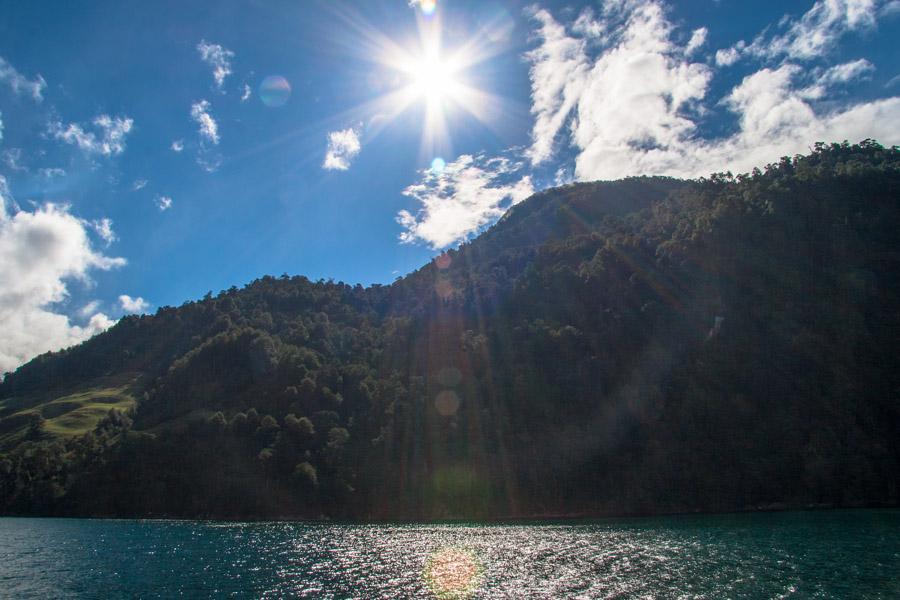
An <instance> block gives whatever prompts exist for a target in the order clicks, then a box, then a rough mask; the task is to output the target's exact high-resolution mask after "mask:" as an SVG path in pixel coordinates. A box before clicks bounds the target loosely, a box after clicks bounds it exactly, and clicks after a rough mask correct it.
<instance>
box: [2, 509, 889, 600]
mask: <svg viewBox="0 0 900 600" xmlns="http://www.w3.org/2000/svg"><path fill="white" fill-rule="evenodd" d="M898 548H900V511H896V510H894V511H888V510H883V511H874V510H873V511H832V512H821V513H780V514H746V515H718V516H696V517H669V518H655V519H625V520H604V521H596V522H592V523H584V522H582V523H578V522H574V523H559V524H552V523H548V524H528V525H523V524H513V525H489V526H488V525H467V524H452V525H451V524H446V525H413V524H408V525H387V524H386V525H340V524H317V523H278V522H268V523H214V522H196V521H168V522H164V521H126V520H122V521H91V520H75V519H11V518H6V519H0V582H2V583H0V586H2V587H0V596H3V597H10V598H23V597H41V598H44V597H53V598H60V597H62V598H97V597H103V598H125V597H142V598H170V597H174V596H188V597H240V598H245V597H247V598H282V597H300V598H317V599H338V598H429V597H431V598H434V597H438V598H441V599H442V600H443V599H448V598H454V599H457V598H458V599H462V598H473V599H475V598H638V597H640V598H643V597H653V598H660V597H662V598H670V597H671V598H675V597H684V598H688V597H690V598H695V597H707V598H726V597H727V598H774V597H793V596H796V597H817V598H887V597H900V584H898V581H897V578H896V573H897V572H900V553H898V550H897V549H898Z"/></svg>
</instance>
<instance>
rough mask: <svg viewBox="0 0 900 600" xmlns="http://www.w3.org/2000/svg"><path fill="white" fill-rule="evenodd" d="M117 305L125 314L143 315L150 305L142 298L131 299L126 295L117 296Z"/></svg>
mask: <svg viewBox="0 0 900 600" xmlns="http://www.w3.org/2000/svg"><path fill="white" fill-rule="evenodd" d="M119 304H120V305H121V307H122V310H124V311H125V312H127V313H143V312H146V311H147V309H148V308H149V307H150V304H148V303H147V301H146V300H144V299H143V298H140V297H138V298H132V297H131V296H129V295H128V294H122V295H121V296H119Z"/></svg>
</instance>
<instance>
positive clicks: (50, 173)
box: [38, 167, 66, 179]
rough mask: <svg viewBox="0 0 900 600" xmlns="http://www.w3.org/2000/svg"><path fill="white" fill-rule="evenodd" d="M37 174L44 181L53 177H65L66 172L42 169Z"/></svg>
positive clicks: (47, 168)
mask: <svg viewBox="0 0 900 600" xmlns="http://www.w3.org/2000/svg"><path fill="white" fill-rule="evenodd" d="M38 174H39V175H40V176H41V177H43V178H44V179H53V178H54V177H65V176H66V170H65V169H60V168H59V167H44V168H41V169H38Z"/></svg>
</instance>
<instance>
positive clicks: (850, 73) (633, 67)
mask: <svg viewBox="0 0 900 600" xmlns="http://www.w3.org/2000/svg"><path fill="white" fill-rule="evenodd" d="M877 10H878V6H877V3H875V2H873V1H870V0H848V1H839V0H828V1H822V2H817V3H816V4H815V5H814V6H813V8H812V9H810V11H809V12H807V13H806V14H805V15H803V16H802V17H800V18H799V19H795V20H790V19H783V20H782V22H781V24H780V27H779V28H776V30H777V32H776V33H774V34H772V33H769V31H770V30H769V29H767V30H766V33H763V34H760V36H758V37H757V38H756V39H755V40H754V41H753V42H752V43H750V44H746V43H744V42H739V43H738V44H736V45H735V46H733V47H731V48H729V49H726V50H724V51H723V50H720V51H719V52H717V53H716V61H715V63H716V65H717V66H720V67H722V66H727V65H730V64H734V63H735V62H737V60H739V59H740V58H741V57H743V56H746V55H753V56H755V57H756V58H758V59H760V60H763V61H768V62H764V64H763V65H762V66H761V68H759V69H758V70H756V71H755V72H751V73H749V74H748V75H747V76H745V77H744V78H743V80H742V81H741V82H740V83H739V84H738V85H736V86H735V87H733V88H732V89H731V90H730V91H729V92H728V93H727V94H726V95H725V96H724V97H720V98H712V97H710V83H711V81H712V79H713V78H714V77H715V76H716V70H715V68H714V66H712V65H708V64H705V63H702V62H694V61H692V59H691V58H690V55H691V54H692V53H693V52H694V51H695V50H696V48H697V46H698V44H700V43H701V40H700V37H702V38H703V41H705V34H702V35H701V34H698V33H697V32H696V31H695V32H694V34H693V35H692V36H691V38H690V40H689V41H688V42H687V43H686V44H684V45H682V44H680V43H679V42H678V41H677V39H678V36H677V35H676V30H675V29H676V28H675V26H674V25H673V24H672V23H671V22H670V21H669V20H668V18H667V14H666V12H667V8H666V6H665V5H664V4H663V3H662V2H658V1H650V2H643V3H638V2H628V1H623V2H610V3H607V4H605V5H604V9H603V11H602V13H601V14H599V15H598V16H597V17H596V19H595V18H594V17H593V15H592V14H590V13H586V14H583V15H582V16H581V17H579V20H578V21H576V23H579V22H580V25H579V26H578V27H576V26H574V25H573V26H571V27H569V28H566V27H565V26H564V25H562V24H560V23H559V22H557V21H556V19H554V17H553V16H552V15H551V14H550V13H549V12H548V11H546V10H543V9H536V10H534V11H533V18H534V20H535V22H536V24H537V26H538V27H537V31H536V39H537V41H538V44H537V46H536V47H535V48H534V49H533V50H532V51H530V52H529V53H528V54H527V55H526V59H527V60H528V61H529V62H530V63H531V70H530V73H531V86H532V113H533V114H534V116H535V124H534V127H533V129H532V145H531V148H530V150H529V156H530V157H531V160H532V163H533V164H534V165H539V164H541V163H543V162H546V161H548V160H549V159H551V158H552V157H553V156H554V155H555V152H556V150H557V146H559V145H562V146H564V147H566V148H567V149H571V150H572V151H574V153H575V157H576V158H575V175H576V177H577V178H578V179H581V180H592V179H617V178H620V177H626V176H629V175H640V174H654V175H672V176H677V177H697V176H701V175H707V174H709V173H710V172H713V171H725V170H731V171H735V172H738V171H749V170H750V169H752V168H753V167H755V166H760V165H763V164H765V163H766V162H769V161H771V160H773V159H774V158H776V157H778V156H783V155H791V154H795V153H798V152H805V151H807V150H808V148H809V147H810V146H811V145H812V143H814V142H816V141H834V140H843V139H848V140H853V141H859V140H861V139H864V138H867V137H877V138H878V139H879V140H880V141H882V142H884V143H888V144H893V143H897V142H900V98H896V97H895V98H885V99H880V100H873V101H869V102H859V103H855V104H854V103H837V102H834V98H826V94H827V92H828V91H829V90H830V89H831V88H836V87H838V86H840V85H845V84H847V83H850V82H852V81H853V80H856V79H858V78H860V77H863V76H865V75H866V74H867V73H869V72H870V71H871V70H872V69H873V68H874V66H873V65H872V64H871V63H869V62H868V61H867V60H864V59H860V60H857V61H852V62H849V63H845V64H842V65H833V66H830V67H828V68H826V69H825V70H824V72H823V69H822V68H821V67H817V68H805V67H803V66H802V64H801V62H802V61H805V60H809V59H812V58H813V57H816V56H820V55H821V54H823V53H827V52H828V51H829V50H830V49H831V48H833V46H834V45H835V44H836V43H837V41H838V40H839V39H840V38H841V37H842V36H843V35H845V34H847V33H848V32H852V31H859V30H863V29H866V28H870V27H872V26H874V18H875V14H876V11H877ZM592 32H593V33H592ZM597 32H603V33H602V34H597ZM826 99H827V100H831V101H830V102H824V100H826ZM819 100H823V101H822V102H818V101H819ZM719 107H722V108H724V109H726V110H727V111H728V112H729V113H730V115H731V117H732V118H733V119H734V120H735V121H736V124H737V128H736V131H735V132H734V133H733V134H731V135H728V136H726V137H720V138H714V139H707V138H704V137H702V135H701V134H700V130H701V126H702V125H703V124H705V122H706V119H707V118H709V116H708V115H710V114H711V113H712V111H713V109H715V108H719Z"/></svg>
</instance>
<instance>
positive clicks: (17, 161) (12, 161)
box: [0, 148, 28, 171]
mask: <svg viewBox="0 0 900 600" xmlns="http://www.w3.org/2000/svg"><path fill="white" fill-rule="evenodd" d="M0 161H3V164H4V165H6V168H7V169H9V170H11V171H27V170H28V169H27V168H26V167H25V166H24V165H22V163H21V161H22V149H21V148H7V149H6V150H4V151H3V152H2V153H0Z"/></svg>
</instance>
